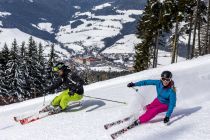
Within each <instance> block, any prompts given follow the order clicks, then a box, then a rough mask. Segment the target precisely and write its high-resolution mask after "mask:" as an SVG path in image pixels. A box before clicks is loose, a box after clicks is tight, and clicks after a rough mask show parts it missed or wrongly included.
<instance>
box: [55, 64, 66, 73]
mask: <svg viewBox="0 0 210 140" xmlns="http://www.w3.org/2000/svg"><path fill="white" fill-rule="evenodd" d="M66 68H67V66H66V65H65V64H64V63H63V62H59V63H57V64H56V65H55V66H54V67H53V71H54V72H57V71H59V70H65V69H66Z"/></svg>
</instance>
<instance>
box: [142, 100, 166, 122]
mask: <svg viewBox="0 0 210 140" xmlns="http://www.w3.org/2000/svg"><path fill="white" fill-rule="evenodd" d="M154 105H156V107H155V106H154ZM151 106H152V107H151ZM151 106H150V108H147V111H146V112H145V113H144V114H143V115H141V116H140V117H139V121H140V123H146V122H148V121H149V120H151V119H152V118H154V117H155V116H156V115H157V114H159V113H161V112H165V111H167V110H168V105H166V104H163V103H160V101H158V100H157V101H156V102H154V104H151Z"/></svg>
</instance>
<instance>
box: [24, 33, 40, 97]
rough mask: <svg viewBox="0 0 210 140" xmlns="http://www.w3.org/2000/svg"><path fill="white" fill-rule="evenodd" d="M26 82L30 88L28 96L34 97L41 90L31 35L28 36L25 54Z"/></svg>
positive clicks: (36, 53)
mask: <svg viewBox="0 0 210 140" xmlns="http://www.w3.org/2000/svg"><path fill="white" fill-rule="evenodd" d="M26 73H27V74H26V77H27V78H26V79H27V80H26V83H27V86H28V89H30V93H31V94H30V98H33V97H36V96H37V94H39V93H40V92H41V91H40V90H41V89H42V88H41V81H40V79H39V78H40V75H41V74H40V73H39V63H38V51H37V45H36V43H35V41H34V40H33V38H32V37H30V38H29V44H28V52H27V55H26Z"/></svg>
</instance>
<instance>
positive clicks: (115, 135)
mask: <svg viewBox="0 0 210 140" xmlns="http://www.w3.org/2000/svg"><path fill="white" fill-rule="evenodd" d="M138 125H139V123H137V122H136V121H135V122H133V123H132V124H130V125H128V126H127V127H125V128H123V129H121V130H119V131H117V132H115V133H113V134H111V137H112V139H113V140H114V139H116V138H118V137H119V136H120V135H122V134H124V133H125V132H127V131H128V130H130V129H132V128H134V127H136V126H138Z"/></svg>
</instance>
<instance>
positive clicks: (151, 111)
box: [127, 71, 176, 125]
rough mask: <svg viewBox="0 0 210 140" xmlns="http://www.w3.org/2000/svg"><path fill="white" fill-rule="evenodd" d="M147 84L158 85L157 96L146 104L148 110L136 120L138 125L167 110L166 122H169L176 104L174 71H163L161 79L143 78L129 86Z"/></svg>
mask: <svg viewBox="0 0 210 140" xmlns="http://www.w3.org/2000/svg"><path fill="white" fill-rule="evenodd" d="M147 85H154V86H156V91H157V98H155V99H154V100H153V102H152V103H150V104H148V105H147V106H146V108H145V109H146V112H145V113H144V114H143V115H141V116H140V117H139V119H138V120H137V121H136V122H135V123H136V125H138V124H140V123H145V122H148V121H149V120H151V119H152V118H154V117H155V116H156V115H157V114H159V113H161V112H166V111H167V113H166V116H165V118H164V123H168V122H169V119H170V117H171V114H172V112H173V110H174V107H175V106H176V92H175V87H174V82H173V80H172V73H171V72H170V71H163V72H162V74H161V79H160V80H143V81H139V82H136V83H132V82H131V83H129V84H128V85H127V86H128V87H134V86H147Z"/></svg>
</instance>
